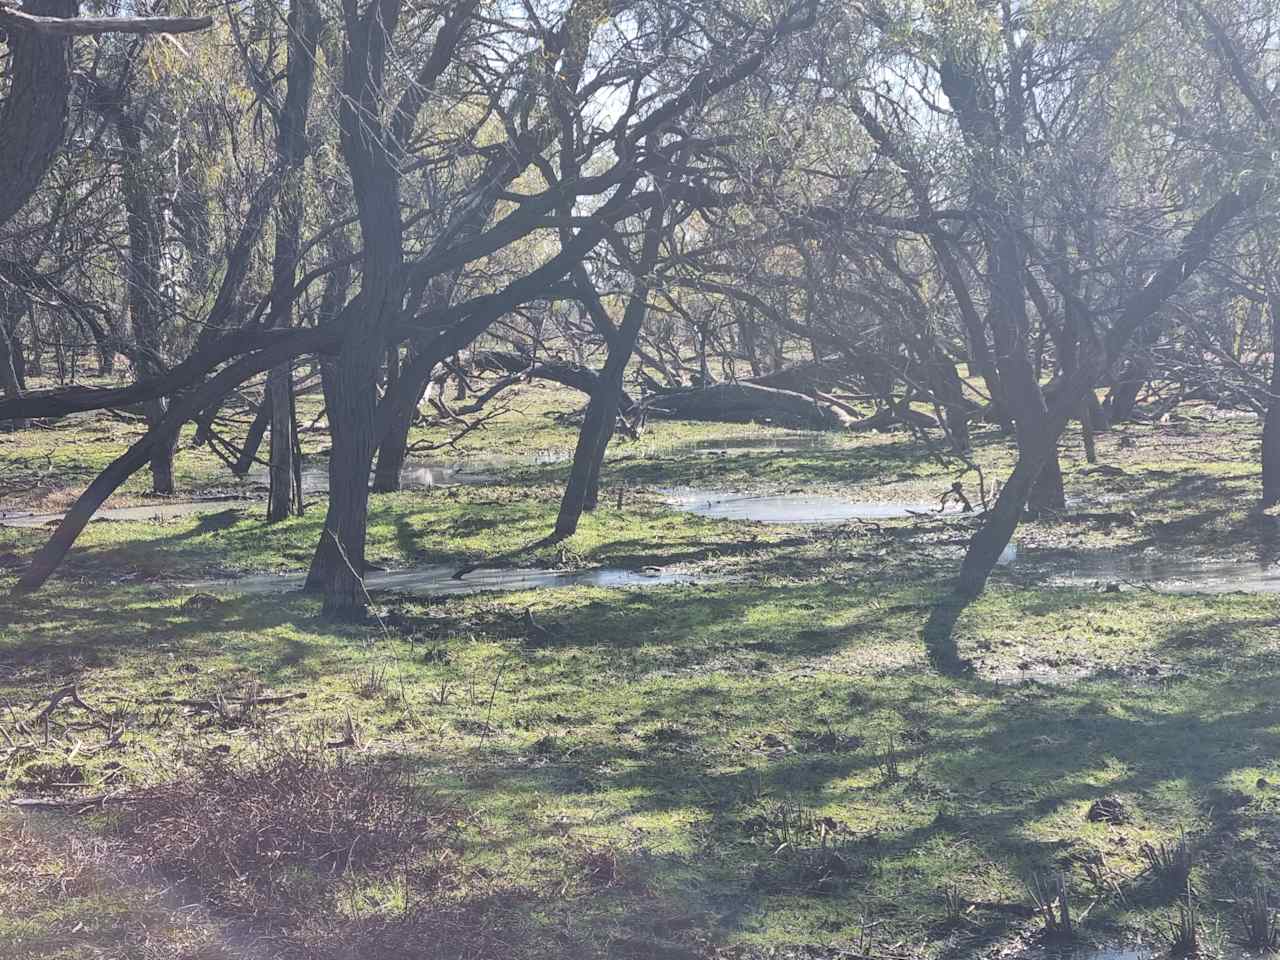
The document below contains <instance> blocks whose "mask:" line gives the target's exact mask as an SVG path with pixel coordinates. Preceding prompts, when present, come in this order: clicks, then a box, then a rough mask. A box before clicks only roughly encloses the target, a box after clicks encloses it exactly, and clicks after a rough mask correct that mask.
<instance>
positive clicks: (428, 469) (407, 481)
mask: <svg viewBox="0 0 1280 960" xmlns="http://www.w3.org/2000/svg"><path fill="white" fill-rule="evenodd" d="M486 465H487V466H488V467H489V469H496V468H497V465H496V464H489V463H488V462H486ZM492 479H493V477H492V476H490V475H488V474H485V473H483V472H482V469H481V468H479V467H477V466H475V465H474V464H461V463H415V464H410V465H409V466H407V467H405V468H404V469H403V470H401V471H400V486H401V489H404V490H429V489H431V488H432V487H452V486H458V485H460V484H467V483H487V482H489V481H491V480H492ZM245 481H246V482H247V483H249V484H250V485H252V486H254V487H261V488H265V487H267V486H268V485H269V483H270V480H269V477H268V475H267V471H266V470H265V469H256V470H250V471H249V473H248V475H247V476H246V477H245ZM370 481H371V482H372V475H370ZM328 492H329V467H328V466H327V465H316V466H313V467H303V468H302V493H303V496H307V495H310V494H318V493H328Z"/></svg>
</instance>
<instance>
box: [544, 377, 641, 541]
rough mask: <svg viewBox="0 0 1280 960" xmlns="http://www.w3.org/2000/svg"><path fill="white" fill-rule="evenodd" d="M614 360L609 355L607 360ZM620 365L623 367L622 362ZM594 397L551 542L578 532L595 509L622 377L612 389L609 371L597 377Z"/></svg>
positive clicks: (575, 451)
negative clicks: (583, 520) (598, 381)
mask: <svg viewBox="0 0 1280 960" xmlns="http://www.w3.org/2000/svg"><path fill="white" fill-rule="evenodd" d="M612 359H613V357H612V356H610V360H612ZM619 366H621V367H624V368H625V361H624V362H623V363H622V364H619ZM600 380H601V382H600V385H599V387H598V388H597V391H596V394H595V395H594V396H593V397H592V398H591V402H590V403H589V404H588V405H587V415H586V417H585V418H584V420H583V422H582V429H581V430H580V431H579V432H578V445H577V447H576V448H575V449H574V452H573V466H572V467H571V468H570V470H569V481H568V483H567V484H566V485H565V490H564V495H563V496H562V497H561V499H560V513H559V514H558V515H557V517H556V527H555V534H554V539H556V540H563V539H565V538H567V537H571V536H573V535H574V534H575V533H577V531H578V521H580V520H581V519H582V514H583V513H584V512H587V511H591V510H594V509H595V507H596V504H597V502H598V501H599V490H600V467H601V464H602V463H603V462H604V455H605V451H606V450H608V448H609V441H610V440H611V439H612V438H613V429H614V425H615V423H616V422H617V418H618V405H619V402H620V400H621V396H622V382H621V381H622V378H621V376H618V378H617V384H616V386H615V384H614V382H613V378H612V375H611V371H608V370H607V368H606V372H605V374H604V375H603V376H601V378H600Z"/></svg>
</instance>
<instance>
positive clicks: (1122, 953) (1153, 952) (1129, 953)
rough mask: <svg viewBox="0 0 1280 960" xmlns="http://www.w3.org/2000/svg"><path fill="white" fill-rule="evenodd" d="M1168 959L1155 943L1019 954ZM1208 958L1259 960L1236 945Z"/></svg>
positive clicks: (1024, 959) (1068, 959)
mask: <svg viewBox="0 0 1280 960" xmlns="http://www.w3.org/2000/svg"><path fill="white" fill-rule="evenodd" d="M1169 955H1170V954H1169V950H1168V947H1162V946H1160V945H1157V944H1153V943H1113V944H1104V945H1102V946H1087V947H1086V946H1080V947H1076V948H1074V949H1072V948H1069V947H1063V948H1058V949H1053V948H1048V947H1041V948H1038V949H1035V950H1025V951H1020V952H1019V953H1017V954H1016V956H1017V957H1018V960H1164V958H1167V957H1169ZM1207 956H1212V957H1218V958H1219V960H1246V958H1255V960H1256V957H1257V956H1258V955H1257V954H1253V953H1249V952H1248V951H1247V950H1245V949H1243V948H1241V947H1237V946H1235V945H1234V944H1217V943H1215V944H1213V945H1212V947H1211V949H1210V950H1209V952H1208V953H1207Z"/></svg>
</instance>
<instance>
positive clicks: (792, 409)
mask: <svg viewBox="0 0 1280 960" xmlns="http://www.w3.org/2000/svg"><path fill="white" fill-rule="evenodd" d="M644 408H645V411H646V413H648V414H649V416H656V417H660V418H663V419H668V420H715V421H728V422H732V423H744V422H745V423H749V422H751V421H755V420H768V421H770V422H773V423H777V424H782V425H785V426H792V427H801V428H810V429H815V430H844V429H846V428H848V427H849V426H850V425H851V424H853V423H854V419H853V418H852V417H850V416H849V415H848V414H847V413H845V412H844V411H843V410H839V409H837V408H835V407H832V406H829V405H827V404H824V403H822V402H820V401H818V400H815V399H814V398H813V397H808V396H805V395H804V394H803V393H796V392H794V391H792V390H779V389H776V388H774V387H762V386H759V385H758V384H754V383H716V384H712V385H710V386H705V387H697V388H694V389H691V390H672V391H668V392H665V393H660V394H657V395H655V396H652V397H648V398H647V399H646V400H645V401H644Z"/></svg>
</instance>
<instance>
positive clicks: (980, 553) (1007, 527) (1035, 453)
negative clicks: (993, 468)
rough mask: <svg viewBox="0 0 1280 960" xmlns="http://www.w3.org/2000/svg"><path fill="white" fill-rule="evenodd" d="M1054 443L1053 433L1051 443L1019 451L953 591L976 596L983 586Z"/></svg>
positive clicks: (965, 557)
mask: <svg viewBox="0 0 1280 960" xmlns="http://www.w3.org/2000/svg"><path fill="white" fill-rule="evenodd" d="M1059 432H1060V431H1059ZM1057 442H1058V436H1057V433H1055V434H1054V435H1053V437H1052V439H1051V440H1046V441H1043V442H1041V443H1039V444H1036V445H1035V447H1034V448H1032V447H1031V446H1026V447H1020V448H1019V451H1018V462H1017V464H1016V465H1015V466H1014V468H1013V473H1011V474H1010V475H1009V479H1008V481H1007V482H1006V483H1005V485H1004V486H1003V487H1002V488H1001V490H1000V496H999V497H997V498H996V503H995V506H994V507H993V508H992V509H991V511H990V512H989V513H988V514H987V517H986V520H985V522H984V523H983V525H982V526H981V527H980V528H979V529H978V532H977V533H975V534H974V535H973V538H972V539H971V540H970V541H969V548H968V550H966V551H965V555H964V561H963V563H961V565H960V577H959V580H958V582H957V584H956V592H957V593H959V594H960V595H961V596H965V597H976V596H977V595H978V594H980V593H981V592H982V589H983V587H985V586H986V584H987V577H989V576H990V575H991V571H992V570H994V569H995V568H996V564H997V563H999V561H1000V555H1001V554H1002V553H1004V548H1005V547H1007V546H1008V545H1009V541H1010V540H1012V539H1013V532H1014V531H1015V530H1016V529H1017V528H1018V523H1019V521H1020V520H1021V519H1022V514H1023V511H1024V510H1025V509H1026V506H1027V500H1028V499H1029V497H1030V496H1031V490H1032V488H1033V487H1034V486H1035V482H1036V479H1037V478H1038V477H1039V476H1040V471H1041V470H1042V469H1043V468H1044V465H1045V463H1046V462H1047V461H1048V459H1049V456H1050V455H1051V454H1052V452H1053V451H1054V450H1055V449H1056V447H1057Z"/></svg>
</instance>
